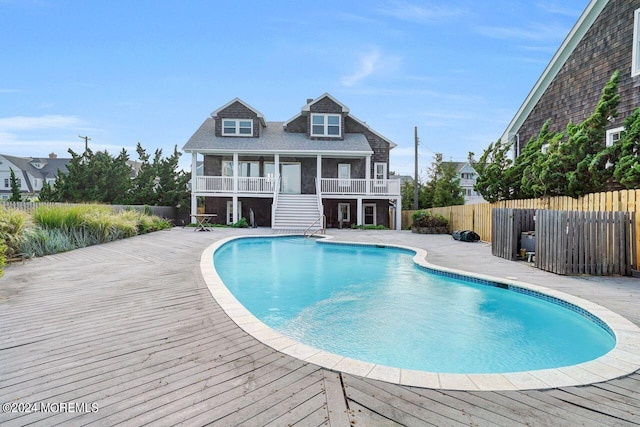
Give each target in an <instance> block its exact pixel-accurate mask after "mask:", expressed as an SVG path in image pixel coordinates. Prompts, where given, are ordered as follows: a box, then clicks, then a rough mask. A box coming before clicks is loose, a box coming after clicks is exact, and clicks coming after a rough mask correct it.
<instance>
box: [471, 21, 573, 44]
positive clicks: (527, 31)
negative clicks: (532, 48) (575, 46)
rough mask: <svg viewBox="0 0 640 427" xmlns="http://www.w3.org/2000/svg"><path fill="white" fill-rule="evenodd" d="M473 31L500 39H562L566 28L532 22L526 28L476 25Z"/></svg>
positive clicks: (565, 33)
mask: <svg viewBox="0 0 640 427" xmlns="http://www.w3.org/2000/svg"><path fill="white" fill-rule="evenodd" d="M475 31H476V32H477V33H478V34H480V35H483V36H485V37H490V38H494V39H501V40H512V39H520V40H533V41H547V40H558V39H560V40H562V39H563V38H564V37H565V36H566V35H567V32H568V30H567V28H566V27H565V26H562V25H558V24H554V25H547V24H533V25H531V26H529V27H528V28H522V27H497V26H485V25H482V26H478V27H476V28H475Z"/></svg>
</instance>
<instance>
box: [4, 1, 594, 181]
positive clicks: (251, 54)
mask: <svg viewBox="0 0 640 427" xmlns="http://www.w3.org/2000/svg"><path fill="white" fill-rule="evenodd" d="M588 3H589V1H588V0H538V1H536V0H522V1H518V0H495V1H491V0H485V1H482V0H449V1H446V2H445V1H442V0H424V1H417V0H407V1H405V0H398V1H392V0H387V1H378V0H368V1H365V0H355V1H337V0H324V1H322V2H318V1H300V0H297V1H278V0H272V1H259V0H256V1H228V0H227V1H217V0H207V1H199V0H189V1H166V0H154V1H148V0H127V1H123V0H109V1H84V0H74V1H71V0H69V1H64V0H0V35H1V36H0V154H8V155H13V156H21V157H47V156H48V155H49V153H52V152H54V153H56V154H58V156H59V157H70V155H69V153H68V149H72V150H74V151H75V152H77V153H81V152H82V151H83V150H84V144H85V142H84V139H81V138H79V136H88V137H89V138H90V139H91V140H90V141H89V147H90V148H91V149H92V150H93V151H98V150H100V151H102V150H107V151H108V152H109V153H111V154H113V155H117V154H118V153H119V152H120V151H121V150H122V149H123V148H124V149H126V150H127V152H128V153H129V155H130V157H131V158H132V159H134V160H135V159H136V158H137V154H136V152H135V147H136V144H137V143H138V142H140V144H141V145H142V146H143V147H144V148H145V149H146V150H147V152H149V153H153V152H154V151H155V150H156V149H162V151H163V154H164V155H169V154H171V153H172V152H173V149H174V146H177V147H178V150H181V149H182V147H183V146H184V144H185V143H186V142H187V140H188V139H189V138H190V137H191V135H192V134H193V133H194V132H195V131H196V130H197V128H198V127H199V126H200V124H202V122H203V121H204V120H205V119H206V118H207V117H208V116H209V115H210V114H211V112H212V111H214V110H216V109H217V108H218V107H221V106H223V105H224V104H226V103H227V102H229V101H231V100H232V99H234V98H236V97H239V98H240V99H242V100H243V101H245V102H246V103H248V104H249V105H251V106H252V107H254V108H255V109H257V110H258V111H260V112H261V113H262V114H263V115H264V116H265V118H266V120H267V121H286V120H288V119H290V118H291V117H293V116H294V115H296V114H297V113H299V112H300V109H301V108H302V106H303V105H304V104H305V103H306V100H307V99H309V98H317V97H318V96H320V95H322V94H324V93H325V92H328V93H330V94H331V95H332V96H333V97H334V98H336V99H338V100H339V101H341V102H342V103H343V104H345V105H347V106H348V107H349V109H350V113H351V114H353V115H354V116H355V117H357V118H358V119H360V120H362V121H364V122H366V123H367V124H368V125H369V126H370V127H371V128H372V129H374V130H375V131H377V132H378V133H380V134H382V135H384V136H385V137H387V138H388V139H390V140H391V141H393V142H394V143H396V144H397V147H396V148H394V149H393V150H392V151H391V159H390V166H389V169H390V170H391V171H395V172H396V173H399V174H405V175H413V173H414V172H413V171H414V127H416V126H417V128H418V136H419V141H420V144H419V156H418V165H419V170H420V173H421V174H424V172H425V171H426V169H427V168H428V167H429V165H430V163H431V162H432V161H433V157H434V154H435V153H442V154H443V158H444V159H445V160H452V161H464V160H466V158H467V155H468V153H469V152H470V151H472V152H474V153H475V154H476V158H477V157H479V156H480V155H481V154H482V152H483V150H484V149H485V148H486V147H487V146H488V145H489V143H491V142H493V141H495V140H497V139H498V138H500V136H501V135H502V133H503V131H504V130H505V128H506V127H507V125H508V123H509V121H510V120H511V119H512V118H513V116H514V115H515V113H516V111H517V110H518V108H519V107H520V105H521V104H522V103H523V101H524V99H525V98H526V96H527V94H528V93H529V91H530V90H531V88H532V87H533V85H534V84H535V82H536V81H537V79H538V77H539V76H540V75H541V73H542V71H543V70H544V68H545V67H546V66H547V64H548V63H549V61H550V60H551V58H552V57H553V55H554V54H555V52H556V51H557V50H558V48H559V47H560V45H561V44H562V41H563V40H564V39H565V37H566V36H567V35H568V33H569V31H570V30H571V28H572V27H573V26H574V24H575V23H576V21H577V20H578V18H579V16H580V14H581V13H582V12H583V10H584V9H585V7H586V6H587V4H588ZM190 161H191V156H190V155H189V154H183V155H182V157H181V166H182V167H184V168H187V169H188V168H190Z"/></svg>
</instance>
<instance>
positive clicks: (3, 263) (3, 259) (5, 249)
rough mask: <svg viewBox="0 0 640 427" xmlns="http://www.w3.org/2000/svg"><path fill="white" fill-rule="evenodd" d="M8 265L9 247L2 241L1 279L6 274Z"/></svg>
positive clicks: (0, 258) (0, 256) (0, 255)
mask: <svg viewBox="0 0 640 427" xmlns="http://www.w3.org/2000/svg"><path fill="white" fill-rule="evenodd" d="M6 263H7V245H5V244H4V242H2V241H0V277H2V275H3V274H4V266H5V265H6Z"/></svg>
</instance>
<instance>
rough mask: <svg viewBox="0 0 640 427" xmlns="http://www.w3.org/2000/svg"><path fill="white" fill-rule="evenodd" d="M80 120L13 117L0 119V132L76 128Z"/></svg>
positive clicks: (68, 117)
mask: <svg viewBox="0 0 640 427" xmlns="http://www.w3.org/2000/svg"><path fill="white" fill-rule="evenodd" d="M79 125H81V120H80V119H78V118H77V117H76V116H60V115H46V116H40V117H33V116H14V117H5V118H0V132H2V131H17V130H20V131H22V130H35V129H62V128H69V127H76V128H77V127H78V126H79Z"/></svg>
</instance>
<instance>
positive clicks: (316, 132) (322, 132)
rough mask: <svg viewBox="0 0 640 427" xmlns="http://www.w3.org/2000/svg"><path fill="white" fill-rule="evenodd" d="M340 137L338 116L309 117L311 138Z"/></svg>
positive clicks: (340, 128)
mask: <svg viewBox="0 0 640 427" xmlns="http://www.w3.org/2000/svg"><path fill="white" fill-rule="evenodd" d="M341 135H342V125H341V120H340V114H312V115H311V136H328V137H339V136H341Z"/></svg>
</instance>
